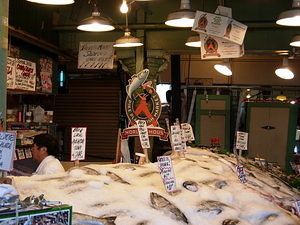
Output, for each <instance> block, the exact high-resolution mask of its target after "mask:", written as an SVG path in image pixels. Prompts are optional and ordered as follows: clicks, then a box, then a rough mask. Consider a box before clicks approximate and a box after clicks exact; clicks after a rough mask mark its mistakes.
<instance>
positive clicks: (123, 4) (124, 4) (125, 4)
mask: <svg viewBox="0 0 300 225" xmlns="http://www.w3.org/2000/svg"><path fill="white" fill-rule="evenodd" d="M120 12H121V13H127V12H128V5H127V2H126V0H123V2H122V5H121V7H120Z"/></svg>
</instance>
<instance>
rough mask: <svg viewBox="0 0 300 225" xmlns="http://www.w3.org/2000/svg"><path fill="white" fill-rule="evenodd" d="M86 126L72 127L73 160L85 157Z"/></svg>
mask: <svg viewBox="0 0 300 225" xmlns="http://www.w3.org/2000/svg"><path fill="white" fill-rule="evenodd" d="M86 130H87V128H86V127H72V134H71V135H72V136H71V139H72V140H71V161H76V160H84V159H85V145H86Z"/></svg>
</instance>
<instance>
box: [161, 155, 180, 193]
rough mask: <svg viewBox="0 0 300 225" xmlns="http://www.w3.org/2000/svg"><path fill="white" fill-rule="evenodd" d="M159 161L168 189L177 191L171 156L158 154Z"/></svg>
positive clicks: (162, 176)
mask: <svg viewBox="0 0 300 225" xmlns="http://www.w3.org/2000/svg"><path fill="white" fill-rule="evenodd" d="M157 163H158V168H159V171H160V176H161V178H162V180H163V183H164V186H165V189H166V191H167V192H168V193H169V192H175V191H176V190H177V188H176V180H175V175H174V169H173V165H172V159H171V156H158V157H157Z"/></svg>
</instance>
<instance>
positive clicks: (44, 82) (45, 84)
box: [40, 58, 53, 93]
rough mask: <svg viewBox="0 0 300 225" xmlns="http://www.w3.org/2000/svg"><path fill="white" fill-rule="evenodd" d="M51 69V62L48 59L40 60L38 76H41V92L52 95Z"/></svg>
mask: <svg viewBox="0 0 300 225" xmlns="http://www.w3.org/2000/svg"><path fill="white" fill-rule="evenodd" d="M52 67H53V62H52V60H51V59H48V58H41V59H40V68H41V71H40V76H41V83H40V86H41V89H42V92H45V93H52Z"/></svg>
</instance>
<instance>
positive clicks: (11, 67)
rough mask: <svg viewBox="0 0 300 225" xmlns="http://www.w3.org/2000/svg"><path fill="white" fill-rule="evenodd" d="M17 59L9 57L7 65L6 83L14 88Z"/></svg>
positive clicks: (8, 86)
mask: <svg viewBox="0 0 300 225" xmlns="http://www.w3.org/2000/svg"><path fill="white" fill-rule="evenodd" d="M15 64H16V59H14V58H11V57H7V65H6V84H7V88H9V89H14V88H15V77H16V70H15V69H16V67H15Z"/></svg>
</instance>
